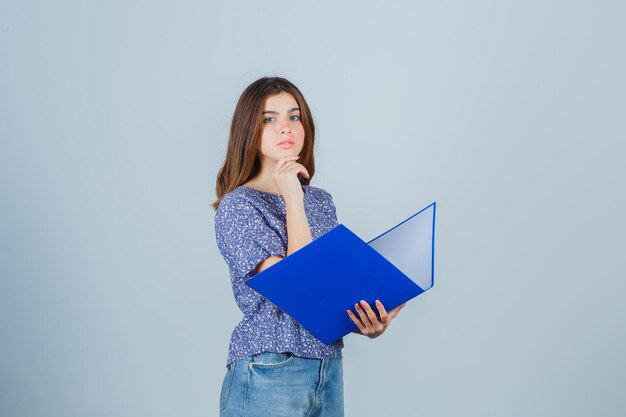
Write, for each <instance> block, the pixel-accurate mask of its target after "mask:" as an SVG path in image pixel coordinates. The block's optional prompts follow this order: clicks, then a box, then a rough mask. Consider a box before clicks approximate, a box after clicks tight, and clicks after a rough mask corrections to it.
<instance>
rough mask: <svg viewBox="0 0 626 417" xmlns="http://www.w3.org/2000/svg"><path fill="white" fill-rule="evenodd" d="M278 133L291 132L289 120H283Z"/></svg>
mask: <svg viewBox="0 0 626 417" xmlns="http://www.w3.org/2000/svg"><path fill="white" fill-rule="evenodd" d="M280 133H281V134H283V133H291V126H289V121H288V120H285V122H284V123H283V125H282V126H281V127H280Z"/></svg>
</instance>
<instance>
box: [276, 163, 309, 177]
mask: <svg viewBox="0 0 626 417" xmlns="http://www.w3.org/2000/svg"><path fill="white" fill-rule="evenodd" d="M291 173H295V174H296V175H298V174H299V173H301V174H302V175H304V176H305V177H306V178H310V175H309V171H307V169H306V168H305V167H304V166H303V165H300V164H298V163H294V165H289V166H287V165H285V166H284V167H283V169H281V171H280V172H278V174H281V175H283V174H291Z"/></svg>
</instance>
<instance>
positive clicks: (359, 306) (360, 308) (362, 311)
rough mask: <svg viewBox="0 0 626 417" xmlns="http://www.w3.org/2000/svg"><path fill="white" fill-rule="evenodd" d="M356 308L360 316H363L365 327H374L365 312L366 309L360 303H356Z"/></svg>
mask: <svg viewBox="0 0 626 417" xmlns="http://www.w3.org/2000/svg"><path fill="white" fill-rule="evenodd" d="M354 308H355V309H356V312H357V313H359V317H361V321H362V322H363V324H364V325H365V327H367V328H373V327H374V326H372V322H371V321H370V319H369V318H368V317H367V314H366V313H365V311H364V310H363V308H362V307H361V305H360V304H355V305H354Z"/></svg>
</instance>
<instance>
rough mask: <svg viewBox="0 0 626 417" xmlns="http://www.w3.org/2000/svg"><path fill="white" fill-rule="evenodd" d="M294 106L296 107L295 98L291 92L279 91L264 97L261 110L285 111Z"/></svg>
mask: <svg viewBox="0 0 626 417" xmlns="http://www.w3.org/2000/svg"><path fill="white" fill-rule="evenodd" d="M294 107H298V102H297V101H296V99H295V98H294V97H293V96H292V95H291V94H289V93H287V92H285V91H281V92H280V93H278V94H274V95H273V96H268V97H267V98H266V99H265V105H264V107H263V110H264V111H265V110H273V111H287V110H289V109H292V108H294Z"/></svg>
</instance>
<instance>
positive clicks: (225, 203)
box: [215, 185, 343, 365]
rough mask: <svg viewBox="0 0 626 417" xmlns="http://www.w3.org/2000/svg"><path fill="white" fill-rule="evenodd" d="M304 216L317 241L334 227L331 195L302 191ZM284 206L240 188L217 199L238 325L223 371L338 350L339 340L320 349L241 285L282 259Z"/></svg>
mask: <svg viewBox="0 0 626 417" xmlns="http://www.w3.org/2000/svg"><path fill="white" fill-rule="evenodd" d="M302 188H303V189H304V211H305V213H306V216H307V219H308V222H309V228H310V230H311V236H312V238H313V239H317V238H318V237H320V236H322V235H323V234H324V233H326V232H328V231H329V230H330V229H332V228H333V227H335V226H336V225H337V224H338V223H337V213H336V210H335V205H334V203H333V200H332V197H331V195H330V193H328V192H327V191H325V190H323V189H321V188H318V187H313V186H310V185H305V186H303V187H302ZM286 219H287V215H286V207H285V200H284V199H283V197H282V196H281V195H279V194H271V193H266V192H263V191H257V190H253V189H251V188H247V187H244V186H239V187H237V188H236V189H234V190H233V191H231V192H229V193H227V194H226V195H224V197H223V198H222V200H221V202H220V204H219V206H218V208H217V212H216V214H215V236H216V239H217V246H218V248H219V251H220V253H221V254H222V256H223V257H224V260H225V261H226V263H227V264H228V267H229V269H230V279H231V285H232V289H233V294H234V296H235V301H236V302H237V305H238V306H239V309H240V310H241V311H242V312H243V315H244V316H243V319H242V320H241V321H240V322H239V324H238V325H237V326H236V327H235V329H234V331H233V333H232V335H231V338H230V346H229V349H228V359H227V365H228V364H230V363H232V362H235V361H238V360H241V359H244V358H246V357H248V356H252V355H254V354H256V353H260V352H276V353H281V352H293V353H294V354H295V355H297V356H302V357H307V358H319V359H323V358H330V357H333V356H335V355H337V354H338V353H339V352H340V351H341V349H342V348H343V338H342V339H339V340H337V341H335V342H333V343H332V344H330V345H326V344H324V343H322V342H321V341H320V340H319V339H317V338H316V337H315V336H313V335H312V334H311V333H310V332H309V331H308V330H307V329H305V328H304V327H302V326H301V325H300V324H299V323H298V322H296V321H295V320H294V319H292V318H291V317H290V316H289V315H287V314H286V313H284V312H283V311H282V310H280V309H279V308H278V307H276V306H275V305H274V304H272V303H271V302H270V301H268V300H267V299H266V298H265V297H263V296H262V295H261V294H259V293H257V292H256V291H254V290H253V289H252V288H250V287H248V286H247V285H246V284H245V281H246V280H247V279H248V278H250V276H251V272H252V270H253V269H254V268H255V267H256V266H257V265H258V264H259V263H260V262H261V261H263V260H264V259H266V258H268V257H270V256H275V255H279V256H283V257H284V256H285V255H286V252H287V223H286Z"/></svg>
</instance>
